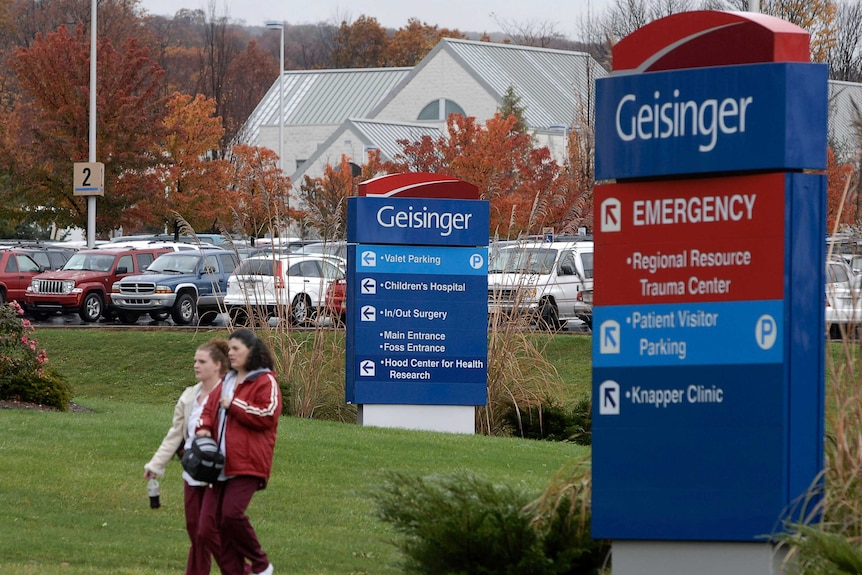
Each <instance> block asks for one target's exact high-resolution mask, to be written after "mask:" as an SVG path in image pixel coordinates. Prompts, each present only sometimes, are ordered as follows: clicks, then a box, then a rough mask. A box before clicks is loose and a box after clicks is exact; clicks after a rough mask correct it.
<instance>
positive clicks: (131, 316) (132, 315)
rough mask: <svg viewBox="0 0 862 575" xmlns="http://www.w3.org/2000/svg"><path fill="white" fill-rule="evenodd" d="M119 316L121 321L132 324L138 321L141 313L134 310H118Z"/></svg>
mask: <svg viewBox="0 0 862 575" xmlns="http://www.w3.org/2000/svg"><path fill="white" fill-rule="evenodd" d="M117 317H118V318H119V319H120V323H124V324H126V325H132V324H133V323H135V322H137V321H138V318H139V317H140V314H138V313H137V312H134V311H126V310H118V311H117Z"/></svg>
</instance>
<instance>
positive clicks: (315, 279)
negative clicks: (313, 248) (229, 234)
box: [224, 254, 344, 325]
mask: <svg viewBox="0 0 862 575" xmlns="http://www.w3.org/2000/svg"><path fill="white" fill-rule="evenodd" d="M343 263H344V261H343V260H341V259H340V258H336V257H331V256H320V255H311V254H288V255H282V256H275V255H269V256H260V257H251V258H248V259H245V260H243V261H242V262H241V263H240V265H239V266H238V267H237V268H236V270H234V273H233V275H231V276H230V277H229V278H228V282H227V292H226V293H225V297H224V304H225V307H226V308H227V312H228V314H229V316H230V318H231V320H232V321H233V322H234V323H238V324H244V323H246V322H248V320H249V318H252V319H253V320H254V321H260V322H264V321H267V320H268V319H269V318H271V317H282V316H284V315H286V316H287V318H288V319H289V320H290V322H291V323H292V324H293V325H302V324H305V323H307V322H309V321H310V320H312V319H313V318H314V317H315V316H316V315H317V314H318V312H319V311H320V310H321V309H322V308H323V305H324V300H325V297H326V290H327V289H328V288H329V284H330V283H332V282H333V281H335V280H337V279H341V278H343V277H344V266H343Z"/></svg>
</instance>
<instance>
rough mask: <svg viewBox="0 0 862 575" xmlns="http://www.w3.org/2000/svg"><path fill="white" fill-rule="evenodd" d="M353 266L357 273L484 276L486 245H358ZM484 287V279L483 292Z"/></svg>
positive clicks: (486, 266)
mask: <svg viewBox="0 0 862 575" xmlns="http://www.w3.org/2000/svg"><path fill="white" fill-rule="evenodd" d="M486 241H487V240H486ZM356 270H357V271H356V273H357V274H361V273H363V272H368V273H379V274H407V275H416V274H429V275H435V276H436V275H468V276H476V277H479V276H484V277H486V278H487V275H488V248H479V247H470V248H446V247H440V248H435V247H429V246H389V245H362V249H360V250H359V251H358V252H357V253H356ZM426 280H427V278H426ZM487 288H488V283H487V281H486V282H485V291H486V296H487Z"/></svg>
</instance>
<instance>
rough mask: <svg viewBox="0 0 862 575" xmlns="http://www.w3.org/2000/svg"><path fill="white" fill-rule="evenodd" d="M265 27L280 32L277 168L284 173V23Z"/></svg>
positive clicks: (273, 22) (270, 24) (274, 23)
mask: <svg viewBox="0 0 862 575" xmlns="http://www.w3.org/2000/svg"><path fill="white" fill-rule="evenodd" d="M266 27H267V28H269V29H270V30H280V31H281V41H280V42H279V54H280V55H279V59H278V168H279V169H280V170H281V171H282V173H284V160H283V156H284V78H282V76H283V75H284V22H277V21H272V20H271V21H269V22H267V23H266Z"/></svg>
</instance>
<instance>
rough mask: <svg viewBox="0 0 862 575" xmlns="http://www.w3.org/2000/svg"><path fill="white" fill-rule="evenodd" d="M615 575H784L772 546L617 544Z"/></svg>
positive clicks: (781, 554)
mask: <svg viewBox="0 0 862 575" xmlns="http://www.w3.org/2000/svg"><path fill="white" fill-rule="evenodd" d="M611 553H612V555H611V557H612V565H613V571H614V575H693V574H694V573H696V574H697V575H731V574H732V575H782V574H783V573H784V571H783V567H784V557H785V554H784V552H783V550H782V549H776V548H775V546H773V545H772V544H771V543H716V542H708V541H706V542H667V541H614V542H613V548H612V552H611Z"/></svg>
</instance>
